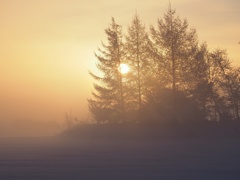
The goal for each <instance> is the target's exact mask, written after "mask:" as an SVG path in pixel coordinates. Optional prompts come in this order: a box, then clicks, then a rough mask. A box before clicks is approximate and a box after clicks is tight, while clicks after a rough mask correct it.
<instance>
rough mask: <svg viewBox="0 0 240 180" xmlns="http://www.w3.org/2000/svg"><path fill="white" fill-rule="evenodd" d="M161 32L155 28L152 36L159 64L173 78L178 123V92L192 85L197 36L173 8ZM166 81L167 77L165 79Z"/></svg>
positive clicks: (167, 13)
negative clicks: (189, 84) (187, 84)
mask: <svg viewBox="0 0 240 180" xmlns="http://www.w3.org/2000/svg"><path fill="white" fill-rule="evenodd" d="M157 25H158V26H157V29H155V28H154V27H151V35H152V39H153V42H154V45H155V47H156V48H157V49H158V53H159V57H161V59H159V61H161V64H162V65H163V67H162V68H164V74H165V76H166V77H170V81H169V84H168V85H166V87H168V88H171V89H172V115H173V117H172V119H173V120H176V119H177V112H178V100H177V98H178V97H177V91H178V90H185V87H186V83H187V82H188V81H190V79H189V77H191V76H190V75H191V72H192V71H193V68H192V63H193V62H192V61H194V60H195V59H194V58H193V57H194V55H195V54H196V53H197V51H196V50H197V44H198V42H197V35H196V31H195V30H194V29H189V28H188V22H187V20H186V19H184V20H181V19H180V18H179V17H178V16H176V12H175V10H173V9H172V7H171V4H169V7H168V10H167V12H166V13H165V14H164V17H163V18H162V19H159V20H158V24H157ZM162 78H164V77H162Z"/></svg>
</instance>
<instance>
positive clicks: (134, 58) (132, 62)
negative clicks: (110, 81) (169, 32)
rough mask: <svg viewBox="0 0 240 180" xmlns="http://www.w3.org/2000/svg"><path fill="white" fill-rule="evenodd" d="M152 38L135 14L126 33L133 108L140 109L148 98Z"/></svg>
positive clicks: (129, 98)
mask: <svg viewBox="0 0 240 180" xmlns="http://www.w3.org/2000/svg"><path fill="white" fill-rule="evenodd" d="M149 45H150V40H149V38H148V34H147V32H146V29H145V26H144V25H143V24H142V23H141V21H140V19H139V17H138V15H137V14H135V15H134V17H133V19H132V23H131V25H130V26H129V27H128V32H127V35H126V43H125V48H126V61H127V63H128V65H129V67H130V69H131V71H130V73H129V75H128V80H129V83H128V88H129V91H131V93H129V94H130V96H129V97H128V100H132V102H130V101H129V104H130V106H131V109H134V110H140V109H141V108H142V106H143V104H144V101H145V100H146V93H147V89H148V85H147V82H148V81H149V80H150V77H149V73H150V72H151V71H150V66H149V65H150V59H149V53H148V46H149Z"/></svg>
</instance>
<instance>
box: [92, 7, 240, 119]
mask: <svg viewBox="0 0 240 180" xmlns="http://www.w3.org/2000/svg"><path fill="white" fill-rule="evenodd" d="M105 33H106V35H107V43H106V44H105V43H102V46H103V48H102V49H98V53H96V58H97V68H98V69H99V71H100V72H101V74H102V75H101V76H98V75H95V74H93V73H92V72H90V75H91V76H92V77H93V79H94V80H95V82H96V83H94V92H93V98H92V99H89V100H88V101H89V109H90V111H91V113H92V115H93V117H94V120H95V121H96V122H98V123H126V122H127V123H163V122H172V121H173V122H186V121H194V120H195V121H196V120H198V121H204V120H215V121H224V120H240V118H239V116H240V107H239V106H240V75H239V74H240V69H239V67H233V66H232V64H231V62H230V60H229V58H228V55H227V52H226V51H225V50H221V49H216V50H214V51H210V50H209V49H208V47H207V44H206V43H203V44H200V43H199V42H198V36H197V33H196V30H195V29H191V28H189V25H188V22H187V20H186V19H181V18H180V17H179V16H177V15H176V11H175V10H174V9H172V7H171V4H169V7H168V9H167V11H166V12H165V13H164V15H163V18H160V19H158V21H157V27H156V28H155V27H154V26H152V27H150V31H149V32H148V31H147V30H146V28H145V26H144V25H143V23H142V22H141V20H140V19H139V16H138V15H137V14H136V15H134V16H133V19H132V22H131V24H130V26H129V27H128V31H127V33H126V34H125V35H123V34H122V29H121V26H119V25H118V24H116V22H115V20H114V19H113V18H112V22H111V24H110V26H109V28H107V29H106V30H105ZM122 63H124V64H127V65H128V66H129V68H130V72H129V73H127V74H122V73H121V72H120V71H119V67H120V65H121V64H122Z"/></svg>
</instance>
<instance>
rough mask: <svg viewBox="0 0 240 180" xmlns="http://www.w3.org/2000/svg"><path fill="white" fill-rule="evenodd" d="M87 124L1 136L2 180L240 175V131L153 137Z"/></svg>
mask: <svg viewBox="0 0 240 180" xmlns="http://www.w3.org/2000/svg"><path fill="white" fill-rule="evenodd" d="M80 129H81V128H80ZM86 129H87V128H85V131H83V132H82V133H80V134H78V135H75V136H74V137H73V136H72V135H71V136H69V134H68V133H69V132H67V134H66V133H65V134H64V135H61V136H58V137H42V138H0V145H1V146H0V147H1V148H0V179H6V180H12V179H21V180H28V179H29V180H30V179H31V180H32V179H33V180H34V179H39V180H40V179H44V180H48V179H49V180H50V179H51V180H61V179H76V180H77V179H82V180H95V179H96V180H128V179H129V180H132V179H137V180H145V179H149V180H155V179H156V180H161V179H162V180H176V179H177V180H189V179H190V180H191V179H193V180H203V179H204V180H215V179H216V180H221V179H222V180H226V179H229V180H235V179H236V180H239V179H240V138H239V137H238V136H236V137H233V136H228V137H225V138H224V137H220V136H219V137H214V136H212V137H209V138H207V137H206V136H202V137H197V136H196V135H195V136H194V135H193V134H192V136H190V135H191V134H190V135H189V134H188V135H186V134H185V135H182V136H180V134H183V133H182V132H181V133H178V134H174V135H173V134H172V135H169V134H168V135H166V134H167V133H166V132H165V133H163V132H162V134H161V136H160V137H158V138H154V137H155V135H154V133H152V134H151V135H149V136H146V134H150V131H146V130H144V132H142V134H145V135H144V136H141V135H139V134H138V133H136V132H135V133H131V135H129V131H125V132H124V134H125V135H123V134H122V135H119V136H112V135H111V134H112V133H113V132H114V131H115V132H117V129H114V128H111V129H113V130H112V132H106V129H104V128H103V129H102V130H99V131H98V132H97V131H96V134H95V135H93V134H92V133H90V132H91V131H92V129H91V128H90V130H86ZM118 130H119V128H118ZM130 130H131V132H132V129H131V128H130ZM162 130H163V129H162ZM119 131H120V130H119ZM104 132H105V133H104ZM72 133H73V132H72ZM88 133H90V134H88ZM191 133H193V132H191Z"/></svg>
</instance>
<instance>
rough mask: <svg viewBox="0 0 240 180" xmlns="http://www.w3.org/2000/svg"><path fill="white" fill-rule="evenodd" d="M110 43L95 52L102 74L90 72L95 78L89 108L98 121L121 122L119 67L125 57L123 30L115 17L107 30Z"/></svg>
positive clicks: (122, 118) (121, 87)
mask: <svg viewBox="0 0 240 180" xmlns="http://www.w3.org/2000/svg"><path fill="white" fill-rule="evenodd" d="M105 33H106V35H107V40H108V43H107V44H104V43H102V46H103V48H102V49H100V48H99V49H98V51H99V53H98V54H97V53H95V56H96V58H97V61H98V62H97V68H98V70H99V71H100V72H101V74H102V76H98V75H95V74H93V73H92V72H90V75H91V76H92V77H93V78H94V79H95V81H96V83H94V90H95V91H94V92H93V93H92V94H93V99H89V100H88V102H89V109H90V111H91V113H92V114H93V115H94V117H95V120H96V121H97V122H98V123H101V122H108V123H119V122H122V121H124V113H125V110H124V109H125V108H124V94H123V86H122V76H121V73H120V72H119V67H120V64H121V61H122V59H123V41H122V30H121V26H119V25H118V24H117V23H116V22H115V20H114V18H112V22H111V24H110V26H109V28H107V29H106V30H105Z"/></svg>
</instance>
